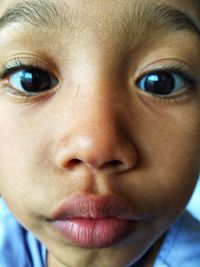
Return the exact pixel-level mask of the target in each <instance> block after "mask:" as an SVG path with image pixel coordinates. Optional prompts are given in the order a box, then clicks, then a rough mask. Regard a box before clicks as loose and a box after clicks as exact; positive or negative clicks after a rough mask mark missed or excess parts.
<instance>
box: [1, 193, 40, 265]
mask: <svg viewBox="0 0 200 267" xmlns="http://www.w3.org/2000/svg"><path fill="white" fill-rule="evenodd" d="M0 236H1V238H0V266H1V267H13V266H17V267H22V266H27V267H36V266H37V267H44V266H45V265H44V252H45V249H44V247H42V245H41V244H40V243H39V242H38V241H37V240H36V238H35V237H34V236H33V235H32V233H30V232H29V231H27V230H26V229H24V228H23V227H22V226H21V225H20V224H19V223H18V222H17V221H16V219H15V218H14V217H13V215H12V214H11V212H10V211H9V209H8V208H7V206H6V204H5V203H4V201H3V199H2V198H1V197H0Z"/></svg>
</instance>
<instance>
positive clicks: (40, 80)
mask: <svg viewBox="0 0 200 267" xmlns="http://www.w3.org/2000/svg"><path fill="white" fill-rule="evenodd" d="M9 82H10V84H11V86H12V87H13V88H15V89H16V90H17V91H19V92H21V93H32V94H34V93H35V94H37V93H40V92H43V91H48V90H50V89H52V88H53V87H55V86H56V85H57V84H58V80H57V78H56V77H54V76H53V75H52V74H51V73H49V72H47V71H44V70H41V69H36V68H33V69H23V70H18V71H16V72H13V73H12V74H10V75H9Z"/></svg>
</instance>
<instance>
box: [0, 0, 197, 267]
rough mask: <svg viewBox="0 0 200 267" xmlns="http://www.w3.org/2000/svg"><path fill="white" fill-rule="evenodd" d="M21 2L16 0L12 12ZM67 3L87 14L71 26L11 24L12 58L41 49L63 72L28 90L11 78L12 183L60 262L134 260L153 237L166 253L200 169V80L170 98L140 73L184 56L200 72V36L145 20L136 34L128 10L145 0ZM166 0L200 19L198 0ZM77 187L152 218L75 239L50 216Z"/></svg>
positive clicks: (3, 46)
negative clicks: (40, 88) (107, 236)
mask: <svg viewBox="0 0 200 267" xmlns="http://www.w3.org/2000/svg"><path fill="white" fill-rule="evenodd" d="M14 2H18V1H13V0H6V1H4V5H2V7H0V9H1V10H0V11H1V12H2V13H3V11H4V10H5V8H6V7H8V6H12V4H13V3H14ZM60 2H67V3H68V5H69V7H70V12H71V14H72V17H73V16H75V14H78V16H77V17H76V25H74V28H73V30H72V32H71V33H70V32H69V29H68V28H67V26H66V25H63V27H62V30H60V31H59V32H58V31H57V29H54V28H52V29H49V30H48V32H47V31H46V28H42V27H41V28H39V29H37V31H35V27H34V26H30V25H29V26H27V27H24V26H22V25H20V24H16V25H15V24H13V25H10V26H9V27H7V28H5V29H4V30H3V31H2V32H1V33H0V55H1V57H0V64H1V65H2V64H5V63H6V62H8V61H9V60H10V59H12V58H13V57H14V56H16V55H17V57H19V58H30V57H31V58H32V60H31V61H36V63H37V64H38V65H39V67H40V66H41V67H43V68H45V69H46V70H48V71H49V72H51V73H52V74H53V75H55V76H56V77H57V78H58V80H59V84H58V85H57V86H56V87H55V88H54V89H53V90H51V91H49V92H46V93H44V94H43V95H42V96H40V97H29V98H27V99H25V98H22V97H16V96H15V95H13V94H11V93H9V88H8V86H5V81H3V82H1V90H2V93H1V95H0V113H1V114H3V115H2V116H0V129H1V131H0V144H1V145H0V177H1V179H0V192H1V195H2V197H3V198H4V200H5V201H6V203H7V204H8V206H9V208H10V209H11V211H12V212H13V214H14V215H15V217H16V218H17V219H18V220H19V222H20V223H21V224H22V225H24V226H25V227H26V228H27V229H30V230H31V231H32V232H33V233H34V234H35V235H36V236H37V237H38V238H39V240H41V241H42V242H43V243H44V244H45V246H46V247H47V249H48V267H64V266H69V267H76V266H80V265H81V266H83V267H86V266H87V267H91V266H93V267H96V266H98V267H99V266H101V267H108V266H109V267H122V266H127V264H129V263H130V262H132V263H135V262H137V260H138V259H139V258H140V257H141V256H142V255H143V254H144V253H145V251H146V250H147V249H149V248H150V247H151V246H152V244H153V243H155V244H156V245H155V246H154V247H153V248H154V249H153V250H152V255H153V256H154V255H155V254H156V253H155V252H156V251H157V250H158V248H159V245H158V244H160V241H161V240H162V239H160V238H161V237H162V235H163V233H165V232H166V230H167V229H168V228H169V226H170V225H171V224H172V223H173V222H174V221H175V220H176V219H177V218H178V217H179V216H180V215H181V213H182V212H183V210H184V208H185V206H186V204H187V202H188V200H189V198H190V196H191V194H192V192H193V189H194V187H195V184H196V181H197V177H198V174H199V171H200V169H199V166H200V139H199V132H200V105H199V103H200V86H198V88H197V90H191V88H190V89H189V88H186V89H185V90H183V92H181V93H180V94H179V95H178V97H176V98H172V99H164V98H162V99H160V98H158V97H157V96H152V95H151V94H148V93H144V92H143V91H141V90H139V89H138V87H137V86H136V84H135V83H136V80H137V79H138V78H139V77H141V76H142V75H144V72H143V71H142V69H144V68H147V69H148V70H149V71H151V70H153V69H154V68H155V66H160V65H161V66H163V65H165V64H169V63H170V64H172V63H179V62H180V61H181V62H182V61H183V62H185V64H186V65H187V66H189V69H190V71H191V72H192V73H194V75H195V77H200V62H199V57H200V49H199V39H198V38H197V36H195V34H193V33H191V32H189V31H185V32H183V31H179V32H168V31H163V30H161V31H159V32H155V29H154V30H153V28H152V29H151V30H149V29H148V27H147V28H144V29H143V32H142V33H138V32H137V33H136V29H135V31H134V29H133V34H132V35H131V37H130V35H128V33H127V32H125V31H123V29H122V28H120V27H118V25H120V24H122V17H124V14H123V12H121V11H122V10H126V9H127V11H128V10H130V9H129V8H128V7H127V6H132V7H133V10H134V6H135V5H136V4H137V2H138V1H137V0H136V1H133V0H126V1H114V0H112V1H101V5H99V4H98V3H99V1H98V0H97V1H94V0H87V1H83V0H79V1H74V0H72V1H71V0H68V1H67V0H61V1H57V5H59V4H60ZM108 2H109V7H111V8H108ZM147 2H150V1H147ZM151 2H154V3H158V1H153V0H152V1H151ZM125 3H126V4H127V6H126V4H125ZM159 3H165V4H169V5H171V6H174V7H176V8H178V9H180V10H183V11H184V10H187V12H189V14H190V15H191V16H192V17H193V19H194V20H195V21H196V23H199V15H198V14H197V13H196V10H197V9H196V6H195V3H193V2H192V1H184V0H181V1H167V0H163V1H159ZM113 10H114V11H113ZM102 13H103V14H104V16H103V17H102ZM93 21H96V22H98V23H92V22H93ZM75 29H76V30H75ZM77 29H78V31H77ZM116 29H117V30H116ZM73 31H74V32H73ZM134 33H136V34H134ZM144 37H145V38H144ZM44 38H45V42H44ZM138 44H140V45H138ZM169 44H170V45H169ZM116 160H117V161H118V163H117V164H114V162H115V161H116ZM119 165H120V166H122V171H120V172H119V171H118V170H119ZM77 193H84V194H86V195H100V196H101V195H113V196H119V197H121V198H122V199H124V200H126V201H128V202H129V203H131V205H132V206H133V207H134V210H135V213H136V214H137V215H138V216H141V217H143V219H142V220H139V221H138V223H137V231H134V232H133V234H132V235H130V236H128V237H127V238H126V239H125V240H123V241H122V242H120V243H119V244H117V245H115V246H112V247H105V248H101V249H96V248H87V249H85V248H81V247H77V246H75V245H74V244H72V243H71V242H70V241H69V240H66V239H63V237H62V236H61V235H60V234H58V233H56V232H55V231H54V230H53V229H52V227H51V225H50V223H49V221H48V220H47V218H49V217H50V216H51V214H52V212H53V211H54V210H55V209H56V207H57V206H58V204H59V203H61V202H62V200H64V199H66V198H68V197H70V196H73V195H76V194H77ZM138 241H139V242H138ZM153 256H152V258H151V259H149V260H148V262H147V264H149V265H148V266H151V265H152V261H153V258H154V257H153Z"/></svg>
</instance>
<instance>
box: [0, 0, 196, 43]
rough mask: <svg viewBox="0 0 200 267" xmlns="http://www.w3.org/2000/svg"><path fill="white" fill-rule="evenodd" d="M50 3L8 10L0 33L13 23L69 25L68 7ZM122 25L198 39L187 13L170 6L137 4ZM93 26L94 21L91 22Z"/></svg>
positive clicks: (0, 21) (48, 0)
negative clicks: (183, 33) (188, 33)
mask: <svg viewBox="0 0 200 267" xmlns="http://www.w3.org/2000/svg"><path fill="white" fill-rule="evenodd" d="M57 3H59V4H56V3H55V2H53V1H51V0H45V1H43V0H32V1H27V0H22V1H20V2H18V3H16V4H15V5H13V6H11V7H9V8H8V9H7V10H6V11H5V12H4V14H3V15H2V16H1V17H0V30H1V29H3V28H4V27H6V26H8V25H10V24H13V23H22V24H27V23H28V24H31V25H33V26H37V27H38V26H39V27H41V26H46V27H62V26H64V25H66V24H67V25H68V27H70V26H71V28H72V21H70V19H69V18H70V14H69V7H68V6H67V4H66V2H62V1H58V0H57ZM125 15H126V17H125V18H124V24H126V25H125V27H126V31H127V29H130V28H131V26H133V25H135V26H136V27H137V29H140V31H141V32H142V29H145V28H147V29H152V28H153V30H154V31H156V30H157V28H156V27H159V26H162V27H164V28H166V29H168V30H170V31H181V30H189V31H191V32H193V33H194V34H195V35H196V36H198V38H199V39H200V27H199V25H198V24H197V23H196V22H195V20H194V19H193V18H192V17H191V16H190V15H189V14H187V13H185V12H183V11H181V10H179V9H176V8H175V7H172V6H169V5H163V4H160V5H157V4H153V3H151V4H150V3H147V2H146V3H145V2H143V3H142V2H141V1H139V4H136V7H135V6H134V10H133V12H132V13H131V14H130V12H129V14H128V13H126V14H125ZM94 23H95V22H94Z"/></svg>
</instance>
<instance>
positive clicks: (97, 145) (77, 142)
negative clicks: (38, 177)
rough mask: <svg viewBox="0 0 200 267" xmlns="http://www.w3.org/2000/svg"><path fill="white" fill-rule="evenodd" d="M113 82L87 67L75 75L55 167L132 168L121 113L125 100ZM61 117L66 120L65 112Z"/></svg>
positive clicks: (132, 151)
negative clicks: (74, 87)
mask: <svg viewBox="0 0 200 267" xmlns="http://www.w3.org/2000/svg"><path fill="white" fill-rule="evenodd" d="M79 66H80V65H79ZM79 66H78V68H79ZM86 70H88V73H86ZM76 78H77V75H76ZM115 78H116V77H115V75H114V74H113V73H112V72H110V75H109V74H108V72H106V71H102V69H101V70H99V69H92V68H91V66H90V67H89V68H88V69H87V68H86V69H84V70H82V73H80V75H78V84H79V86H78V89H77V92H76V95H75V97H74V99H73V101H72V102H71V114H70V118H71V119H70V124H67V123H66V125H65V127H64V130H63V132H62V136H61V137H60V140H59V146H58V147H59V148H58V150H57V155H56V162H57V165H58V166H60V167H62V168H71V166H73V167H75V166H79V165H80V163H81V165H84V166H89V167H90V168H95V169H96V168H98V169H101V168H103V167H105V166H112V167H114V169H116V168H119V167H120V168H122V169H123V168H125V169H127V168H130V167H131V166H133V165H134V164H135V162H136V158H137V156H136V151H135V149H134V148H133V143H132V141H131V138H130V137H129V136H128V135H129V134H127V133H128V131H126V130H127V128H128V125H126V118H125V115H124V114H126V113H125V112H123V110H124V109H125V107H126V103H125V100H126V99H125V97H123V96H124V94H123V93H121V89H120V86H119V84H118V81H117V79H115ZM74 81H75V79H74ZM74 83H75V82H74ZM76 84H77V82H76ZM63 101H64V100H62V103H63ZM63 106H64V105H63ZM64 107H65V106H64ZM65 110H66V108H65ZM68 110H70V109H69V107H68ZM62 114H64V116H66V117H67V112H66V113H65V112H64V113H63V112H62ZM65 121H67V119H65Z"/></svg>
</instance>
